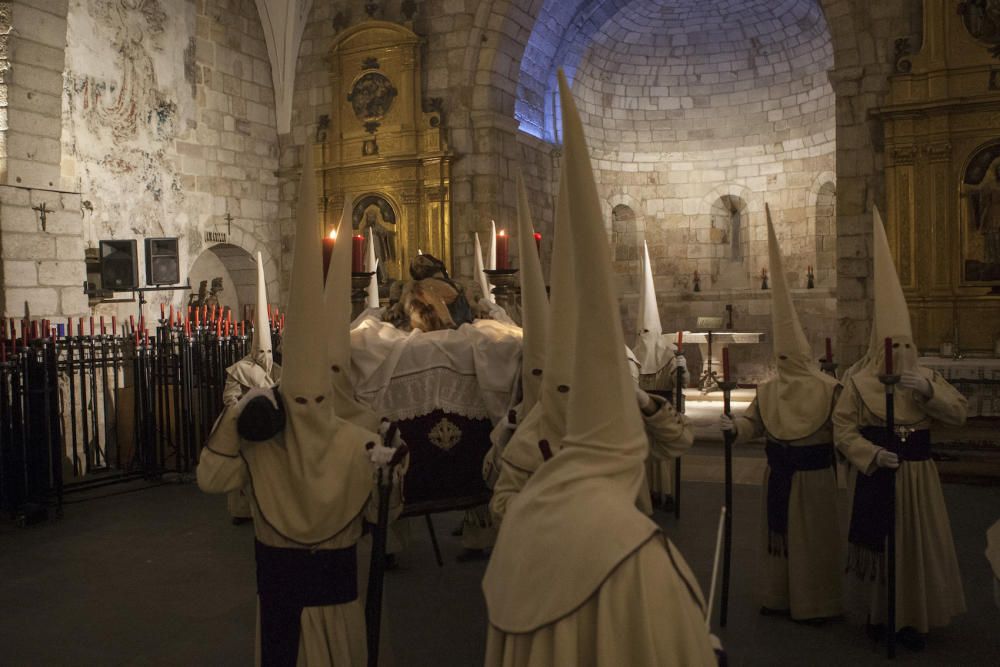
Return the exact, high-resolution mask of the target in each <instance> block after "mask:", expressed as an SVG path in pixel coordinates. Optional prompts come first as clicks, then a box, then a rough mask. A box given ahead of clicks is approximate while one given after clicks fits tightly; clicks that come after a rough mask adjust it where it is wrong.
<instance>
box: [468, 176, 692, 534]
mask: <svg viewBox="0 0 1000 667" xmlns="http://www.w3.org/2000/svg"><path fill="white" fill-rule="evenodd" d="M517 183H518V243H519V244H520V245H519V246H518V252H519V253H520V257H521V270H520V275H521V301H522V308H521V320H522V322H521V323H522V325H523V329H524V337H523V339H522V341H523V342H522V344H521V388H522V395H523V400H522V401H521V404H520V405H518V406H517V408H515V410H514V415H515V418H514V422H513V423H511V420H510V417H509V416H508V418H507V419H506V420H504V421H503V422H501V423H499V424H498V425H497V427H496V428H495V429H494V430H493V433H492V436H491V437H492V440H493V447H492V449H491V450H490V452H489V453H488V454H487V456H486V458H485V460H484V464H483V477H484V479H486V481H487V483H488V485H489V486H490V488H492V489H493V497H492V499H491V500H490V511H491V513H492V515H493V518H494V520H495V521H500V520H501V519H502V518H503V515H504V513H505V512H506V508H507V503H508V502H509V501H510V499H511V498H513V497H514V496H515V495H517V494H518V493H520V491H521V489H522V488H524V485H525V484H526V483H527V481H528V478H530V477H531V475H532V474H533V473H534V472H535V470H537V469H538V467H539V466H541V465H542V463H543V459H542V455H541V452H540V451H539V449H538V435H537V427H538V420H539V417H540V416H541V407H539V405H538V396H539V393H540V391H541V383H542V369H543V368H544V366H545V344H546V337H547V335H548V318H549V315H548V309H549V299H548V296H547V295H546V292H545V282H544V280H543V278H542V267H541V263H540V262H539V260H538V253H537V251H536V250H535V245H534V243H533V239H534V230H533V229H532V226H531V216H530V209H529V207H528V196H527V192H526V191H525V189H524V181H523V179H522V178H521V175H520V173H518V174H517ZM625 355H626V357H627V358H628V362H627V366H628V369H629V374H630V376H631V377H632V380H633V381H634V383H635V384H634V385H633V387H634V390H635V393H636V398H637V402H638V405H639V409H640V414H641V415H642V419H643V424H644V426H645V430H646V437H647V439H648V441H649V447H650V453H649V456H648V457H647V459H646V477H645V478H644V479H643V484H642V487H641V490H640V492H639V494H638V497H637V498H636V505H637V506H638V507H639V508H640V509H641V510H642V511H643V512H645V513H646V514H652V513H653V505H652V503H651V502H650V490H651V487H653V486H654V483H655V480H656V479H663V478H666V479H667V480H669V479H670V477H669V472H665V473H664V474H663V478H657V477H656V474H657V473H659V472H660V470H659V469H660V468H661V467H662V466H663V465H664V463H665V462H666V461H670V460H672V459H674V458H676V457H678V456H680V455H681V454H682V453H684V452H685V451H687V450H688V449H690V448H691V446H692V445H693V444H694V432H693V430H692V428H691V425H690V422H689V421H688V420H687V418H685V417H684V416H683V415H680V414H678V413H677V411H676V410H674V406H673V405H671V404H670V403H669V402H667V401H666V400H665V399H663V398H661V397H660V396H654V395H650V394H647V393H646V392H645V391H644V390H642V389H641V388H640V387H639V373H640V370H639V360H638V359H637V358H636V356H635V354H634V353H633V352H632V350H630V349H629V348H628V347H625ZM522 422H523V424H522ZM515 429H517V430H515ZM512 434H513V437H512ZM508 445H510V446H508ZM657 488H658V489H659V490H660V491H662V492H667V493H668V492H669V491H663V487H657ZM667 488H669V486H668V487H667Z"/></svg>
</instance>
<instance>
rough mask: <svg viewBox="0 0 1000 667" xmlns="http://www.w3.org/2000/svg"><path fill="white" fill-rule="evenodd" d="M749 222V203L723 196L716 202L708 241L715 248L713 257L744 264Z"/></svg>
mask: <svg viewBox="0 0 1000 667" xmlns="http://www.w3.org/2000/svg"><path fill="white" fill-rule="evenodd" d="M749 222H750V217H749V213H748V211H747V203H746V202H745V201H744V200H743V199H742V198H741V197H737V196H736V195H723V196H721V197H719V198H718V199H717V200H715V203H714V204H712V226H711V227H710V228H709V237H708V239H707V241H708V242H709V244H710V245H711V246H712V248H713V251H712V257H714V258H716V259H728V260H729V261H731V262H743V261H744V260H745V259H746V258H747V256H748V248H749V237H750V230H749ZM700 240H702V239H699V241H700Z"/></svg>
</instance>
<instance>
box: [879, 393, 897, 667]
mask: <svg viewBox="0 0 1000 667" xmlns="http://www.w3.org/2000/svg"><path fill="white" fill-rule="evenodd" d="M879 380H880V381H881V382H882V384H883V386H884V387H885V428H886V431H887V434H886V443H885V444H886V449H888V450H889V451H890V452H892V453H894V454H898V453H899V447H897V446H896V401H895V398H896V397H895V388H896V383H898V382H899V376H898V375H889V374H882V375H879ZM886 470H887V471H888V474H889V507H888V512H889V534H888V536H887V542H888V544H887V546H886V570H887V577H886V580H887V581H886V595H887V597H888V600H887V601H886V603H887V605H886V606H887V609H886V652H887V654H888V657H889V659H890V660H891V659H892V658H895V657H896V471H895V470H892V469H886Z"/></svg>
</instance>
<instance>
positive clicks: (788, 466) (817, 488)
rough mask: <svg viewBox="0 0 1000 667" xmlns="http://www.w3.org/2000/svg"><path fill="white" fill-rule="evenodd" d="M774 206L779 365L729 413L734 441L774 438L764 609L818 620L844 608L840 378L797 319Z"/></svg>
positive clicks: (767, 475) (726, 426) (767, 493)
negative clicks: (739, 410) (735, 414)
mask: <svg viewBox="0 0 1000 667" xmlns="http://www.w3.org/2000/svg"><path fill="white" fill-rule="evenodd" d="M766 210H767V240H768V251H769V255H770V265H771V333H772V336H773V340H774V355H775V357H776V358H775V363H776V366H777V375H776V376H775V377H773V378H771V379H770V380H768V381H766V382H763V383H761V384H760V385H759V386H758V387H757V397H756V398H755V399H754V401H753V402H752V403H751V404H750V406H749V407H748V408H747V411H746V412H745V413H744V414H743V415H742V416H741V417H739V418H737V419H735V420H730V419H729V418H728V417H727V416H725V415H723V416H722V427H723V430H729V431H735V433H736V440H735V443H737V444H740V443H744V442H747V441H748V440H751V439H753V438H759V437H761V436H765V437H766V438H767V448H766V453H767V462H768V465H767V468H766V469H765V471H764V493H763V494H762V496H761V501H762V503H761V505H762V507H761V517H762V524H763V526H762V527H763V531H762V539H761V543H762V546H763V547H764V548H763V549H762V551H763V554H762V557H761V562H762V565H763V573H762V574H763V576H762V577H760V579H759V582H760V586H761V592H760V597H761V605H762V606H761V612H762V613H775V612H782V613H789V614H790V615H791V617H792V619H794V620H798V621H806V620H819V619H825V618H829V617H833V616H838V615H839V614H840V613H841V612H842V608H843V603H842V601H841V598H842V596H841V576H842V570H843V557H842V545H843V542H842V540H841V533H840V527H839V522H838V520H837V477H836V473H835V468H834V449H833V424H832V422H831V421H830V416H831V414H832V412H833V406H834V404H835V403H836V401H837V397H838V396H839V395H840V383H839V382H837V380H836V379H835V378H833V377H831V376H829V375H827V374H826V373H823V372H822V371H820V370H819V368H817V367H816V363H815V361H814V360H813V354H812V348H811V347H810V345H809V341H808V340H807V339H806V336H805V333H804V332H803V330H802V325H801V324H799V318H798V316H797V314H796V312H795V306H794V304H793V303H792V295H791V292H790V290H789V287H788V282H787V279H786V276H785V270H784V260H783V259H782V256H781V249H780V248H779V247H778V239H777V237H776V235H775V233H774V225H773V224H772V223H771V211H770V209H766Z"/></svg>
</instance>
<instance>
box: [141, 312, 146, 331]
mask: <svg viewBox="0 0 1000 667" xmlns="http://www.w3.org/2000/svg"><path fill="white" fill-rule="evenodd" d="M145 328H146V317H145V315H140V316H139V331H142V330H143V329H145Z"/></svg>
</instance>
